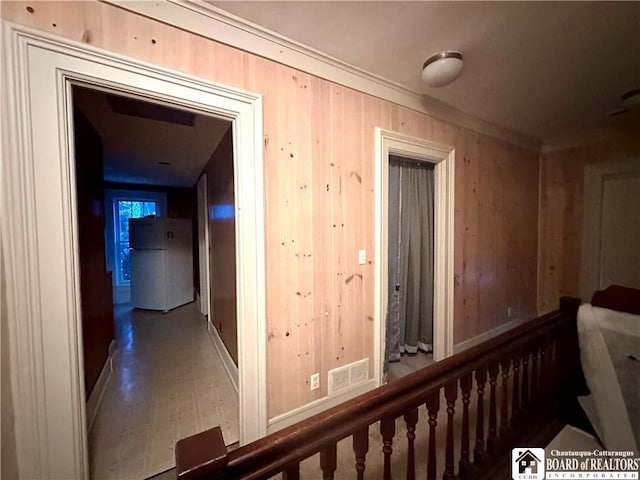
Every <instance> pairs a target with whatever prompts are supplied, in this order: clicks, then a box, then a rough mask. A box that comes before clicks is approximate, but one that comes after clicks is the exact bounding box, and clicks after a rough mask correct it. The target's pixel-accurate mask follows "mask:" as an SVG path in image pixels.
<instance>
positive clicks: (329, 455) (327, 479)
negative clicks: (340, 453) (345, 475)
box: [320, 443, 337, 480]
mask: <svg viewBox="0 0 640 480" xmlns="http://www.w3.org/2000/svg"><path fill="white" fill-rule="evenodd" d="M336 456H337V454H336V444H335V443H332V444H330V445H327V446H326V447H324V448H323V449H322V450H320V468H321V469H322V480H333V474H334V473H335V471H336V466H337V464H336Z"/></svg>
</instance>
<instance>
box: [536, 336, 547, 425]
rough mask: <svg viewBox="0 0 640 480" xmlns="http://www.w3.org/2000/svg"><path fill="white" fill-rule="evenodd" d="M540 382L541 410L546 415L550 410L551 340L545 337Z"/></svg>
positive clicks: (541, 346)
mask: <svg viewBox="0 0 640 480" xmlns="http://www.w3.org/2000/svg"><path fill="white" fill-rule="evenodd" d="M539 370H540V372H539V377H540V381H539V382H538V389H539V393H538V395H539V398H540V399H542V402H541V405H540V410H541V411H542V412H543V413H544V412H546V411H547V408H548V398H547V393H548V392H549V391H550V390H549V373H550V372H549V370H550V369H549V339H548V338H547V337H546V336H545V337H544V338H543V339H542V342H541V345H540V367H539Z"/></svg>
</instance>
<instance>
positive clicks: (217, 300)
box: [205, 128, 238, 365]
mask: <svg viewBox="0 0 640 480" xmlns="http://www.w3.org/2000/svg"><path fill="white" fill-rule="evenodd" d="M205 173H206V174H207V203H208V205H207V207H208V208H207V211H208V212H209V286H210V287H209V290H210V294H211V313H210V316H211V322H212V323H213V325H214V326H215V328H216V329H217V330H218V333H219V334H220V337H221V338H222V341H223V342H224V344H225V346H226V347H227V350H229V353H230V354H231V357H232V358H233V360H234V361H235V362H236V365H237V364H238V321H237V312H236V305H237V303H236V219H235V217H234V215H233V209H234V208H235V200H234V189H233V181H234V171H233V136H232V131H231V128H229V130H228V131H227V133H225V134H224V137H222V140H221V141H220V143H219V144H218V147H217V148H216V150H215V152H213V154H212V155H211V158H210V159H209V162H208V163H207V166H206V167H205Z"/></svg>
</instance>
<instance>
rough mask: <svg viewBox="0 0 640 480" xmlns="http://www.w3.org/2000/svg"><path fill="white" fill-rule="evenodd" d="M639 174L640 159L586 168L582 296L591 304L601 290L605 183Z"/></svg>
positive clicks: (581, 267) (581, 264)
mask: <svg viewBox="0 0 640 480" xmlns="http://www.w3.org/2000/svg"><path fill="white" fill-rule="evenodd" d="M638 172H640V158H634V159H627V160H620V161H614V162H603V163H593V164H590V165H587V166H585V167H584V201H583V202H584V209H583V212H584V214H583V215H584V217H583V222H582V258H581V260H582V261H581V262H580V296H581V298H582V301H583V302H590V301H591V296H592V295H593V292H595V291H596V290H600V288H601V287H602V285H600V282H601V266H602V245H601V243H602V242H601V240H602V207H603V205H602V194H603V191H604V182H605V181H606V180H607V179H608V178H611V177H620V176H623V175H630V174H635V175H637V174H638Z"/></svg>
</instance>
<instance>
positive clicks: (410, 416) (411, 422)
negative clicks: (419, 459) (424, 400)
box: [404, 408, 418, 480]
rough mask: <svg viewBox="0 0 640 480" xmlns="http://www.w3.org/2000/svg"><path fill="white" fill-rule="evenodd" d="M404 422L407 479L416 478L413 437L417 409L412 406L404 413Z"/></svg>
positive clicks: (414, 436) (414, 435) (416, 420)
mask: <svg viewBox="0 0 640 480" xmlns="http://www.w3.org/2000/svg"><path fill="white" fill-rule="evenodd" d="M404 422H405V423H406V424H407V480H415V478H416V456H415V447H414V443H415V439H416V425H417V423H418V409H417V408H414V409H412V410H409V411H408V412H407V413H405V414H404Z"/></svg>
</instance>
